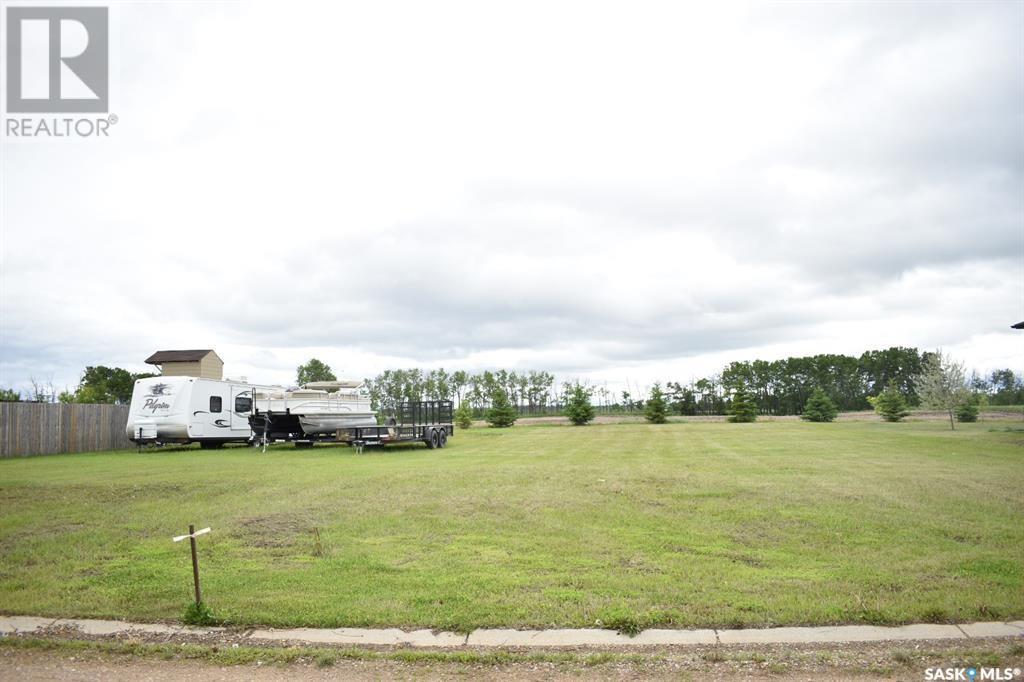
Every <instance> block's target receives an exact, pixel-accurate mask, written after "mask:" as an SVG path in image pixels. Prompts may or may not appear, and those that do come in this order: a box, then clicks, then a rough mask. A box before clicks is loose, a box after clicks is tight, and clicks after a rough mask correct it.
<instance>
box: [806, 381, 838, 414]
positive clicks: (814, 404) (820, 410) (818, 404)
mask: <svg viewBox="0 0 1024 682" xmlns="http://www.w3.org/2000/svg"><path fill="white" fill-rule="evenodd" d="M837 413H838V410H836V405H835V403H833V402H832V400H831V399H829V397H828V394H826V393H825V391H823V390H821V388H816V389H814V392H813V393H811V397H810V398H808V399H807V402H806V403H805V404H804V412H803V414H801V415H800V418H801V419H805V420H807V421H809V422H830V421H832V420H833V419H835V418H836V414H837Z"/></svg>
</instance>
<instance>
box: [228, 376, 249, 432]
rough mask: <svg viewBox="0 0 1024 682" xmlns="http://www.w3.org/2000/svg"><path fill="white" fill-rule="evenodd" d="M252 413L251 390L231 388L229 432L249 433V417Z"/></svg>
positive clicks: (237, 387) (239, 387)
mask: <svg viewBox="0 0 1024 682" xmlns="http://www.w3.org/2000/svg"><path fill="white" fill-rule="evenodd" d="M251 413H252V388H248V387H245V386H232V387H231V430H232V431H244V432H246V433H249V415H250V414H251Z"/></svg>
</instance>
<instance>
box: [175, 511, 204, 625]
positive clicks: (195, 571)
mask: <svg viewBox="0 0 1024 682" xmlns="http://www.w3.org/2000/svg"><path fill="white" fill-rule="evenodd" d="M209 532H210V529H209V528H204V529H202V530H196V527H195V526H194V525H192V524H191V523H190V524H189V525H188V535H179V536H177V537H175V538H171V539H172V540H174V541H175V542H181V541H182V540H184V539H185V538H188V539H189V543H190V544H191V545H192V577H193V578H194V579H195V583H196V606H198V605H199V604H202V603H203V595H202V593H201V592H200V591H199V557H198V556H197V555H196V536H198V535H202V534H203V533H209Z"/></svg>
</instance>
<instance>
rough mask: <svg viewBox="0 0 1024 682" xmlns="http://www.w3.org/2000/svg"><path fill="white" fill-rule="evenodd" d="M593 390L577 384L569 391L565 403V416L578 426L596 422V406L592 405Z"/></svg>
mask: <svg viewBox="0 0 1024 682" xmlns="http://www.w3.org/2000/svg"><path fill="white" fill-rule="evenodd" d="M591 394H592V391H591V389H589V388H585V387H584V386H581V385H580V384H575V385H574V386H572V387H571V388H570V389H569V392H568V394H567V395H566V401H565V416H566V417H568V418H569V421H571V422H572V423H573V424H575V425H576V426H583V425H584V424H586V423H588V422H591V421H593V420H594V406H593V405H591V404H590V396H591Z"/></svg>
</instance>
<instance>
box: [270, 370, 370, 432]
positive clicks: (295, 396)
mask: <svg viewBox="0 0 1024 682" xmlns="http://www.w3.org/2000/svg"><path fill="white" fill-rule="evenodd" d="M253 406H254V408H255V409H254V414H259V415H260V416H261V417H262V420H263V421H264V422H265V423H266V426H267V427H270V429H271V430H273V431H281V432H285V433H293V434H299V433H301V434H305V435H308V436H315V435H317V434H323V433H334V432H336V431H338V430H339V429H350V428H358V427H364V426H376V425H377V415H376V413H374V411H373V409H372V407H371V406H370V398H369V396H368V395H366V392H365V391H364V390H363V382H361V381H315V382H311V383H308V384H305V385H304V386H302V387H300V388H296V389H292V390H287V391H286V390H269V391H256V394H255V396H254V399H253Z"/></svg>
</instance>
